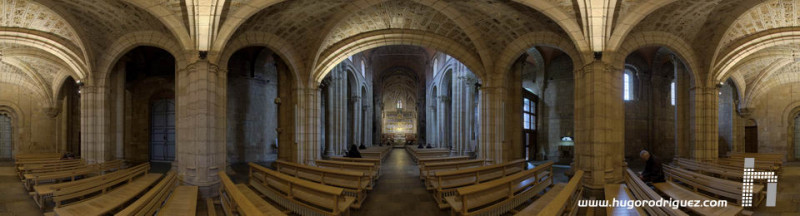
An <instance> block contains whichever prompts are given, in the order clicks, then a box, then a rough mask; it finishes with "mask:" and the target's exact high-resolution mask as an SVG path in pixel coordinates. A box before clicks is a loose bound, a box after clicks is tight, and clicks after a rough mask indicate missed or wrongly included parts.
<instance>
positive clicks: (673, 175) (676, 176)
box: [663, 164, 764, 206]
mask: <svg viewBox="0 0 800 216" xmlns="http://www.w3.org/2000/svg"><path fill="white" fill-rule="evenodd" d="M663 167H664V175H665V176H666V177H667V180H668V181H680V183H682V184H683V185H686V186H687V187H690V188H692V190H693V191H700V192H706V193H710V194H713V195H714V196H719V197H724V198H728V199H731V200H736V203H737V204H738V205H741V204H742V182H741V181H731V180H726V179H720V178H715V177H711V176H707V175H703V174H700V173H696V172H692V171H689V170H685V169H682V168H678V167H674V166H670V165H666V164H664V165H663ZM763 190H764V185H760V184H754V185H753V206H758V204H759V203H760V202H761V201H762V200H763V198H764V194H763V193H762V192H763Z"/></svg>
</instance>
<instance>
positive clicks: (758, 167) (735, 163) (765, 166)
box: [716, 158, 781, 174]
mask: <svg viewBox="0 0 800 216" xmlns="http://www.w3.org/2000/svg"><path fill="white" fill-rule="evenodd" d="M716 163H717V164H719V165H720V166H724V167H729V168H731V169H742V170H743V169H744V159H742V158H739V159H735V158H719V159H717V161H716ZM753 165H754V169H755V171H759V172H775V174H780V172H781V166H778V165H776V164H775V163H772V162H770V161H759V160H756V161H755V164H753Z"/></svg>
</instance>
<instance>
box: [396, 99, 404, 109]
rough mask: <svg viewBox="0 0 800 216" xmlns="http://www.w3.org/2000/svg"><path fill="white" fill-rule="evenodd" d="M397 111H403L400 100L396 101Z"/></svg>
mask: <svg viewBox="0 0 800 216" xmlns="http://www.w3.org/2000/svg"><path fill="white" fill-rule="evenodd" d="M397 109H403V101H401V100H398V101H397Z"/></svg>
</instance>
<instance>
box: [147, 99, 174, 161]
mask: <svg viewBox="0 0 800 216" xmlns="http://www.w3.org/2000/svg"><path fill="white" fill-rule="evenodd" d="M174 95H175V93H173V92H164V93H161V94H159V95H156V96H154V98H153V99H152V100H151V102H150V160H151V161H174V160H175V99H174V98H171V97H170V96H174Z"/></svg>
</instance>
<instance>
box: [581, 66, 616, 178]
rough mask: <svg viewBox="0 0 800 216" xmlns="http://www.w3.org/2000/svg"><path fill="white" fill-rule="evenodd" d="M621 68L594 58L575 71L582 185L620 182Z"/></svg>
mask: <svg viewBox="0 0 800 216" xmlns="http://www.w3.org/2000/svg"><path fill="white" fill-rule="evenodd" d="M622 74H623V73H622V69H621V68H614V67H612V66H611V65H610V64H607V63H605V62H602V61H599V60H596V61H594V62H592V63H590V64H587V65H585V66H584V67H583V68H580V69H578V70H577V71H576V73H575V120H576V121H575V168H577V169H580V170H583V171H585V172H586V174H585V177H584V181H583V183H584V186H586V187H587V188H590V189H602V188H603V185H605V184H606V183H618V182H621V181H622V180H623V179H622V172H623V162H624V149H625V146H624V138H625V135H624V133H625V125H624V122H625V114H624V107H623V105H624V104H623V98H622Z"/></svg>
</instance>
